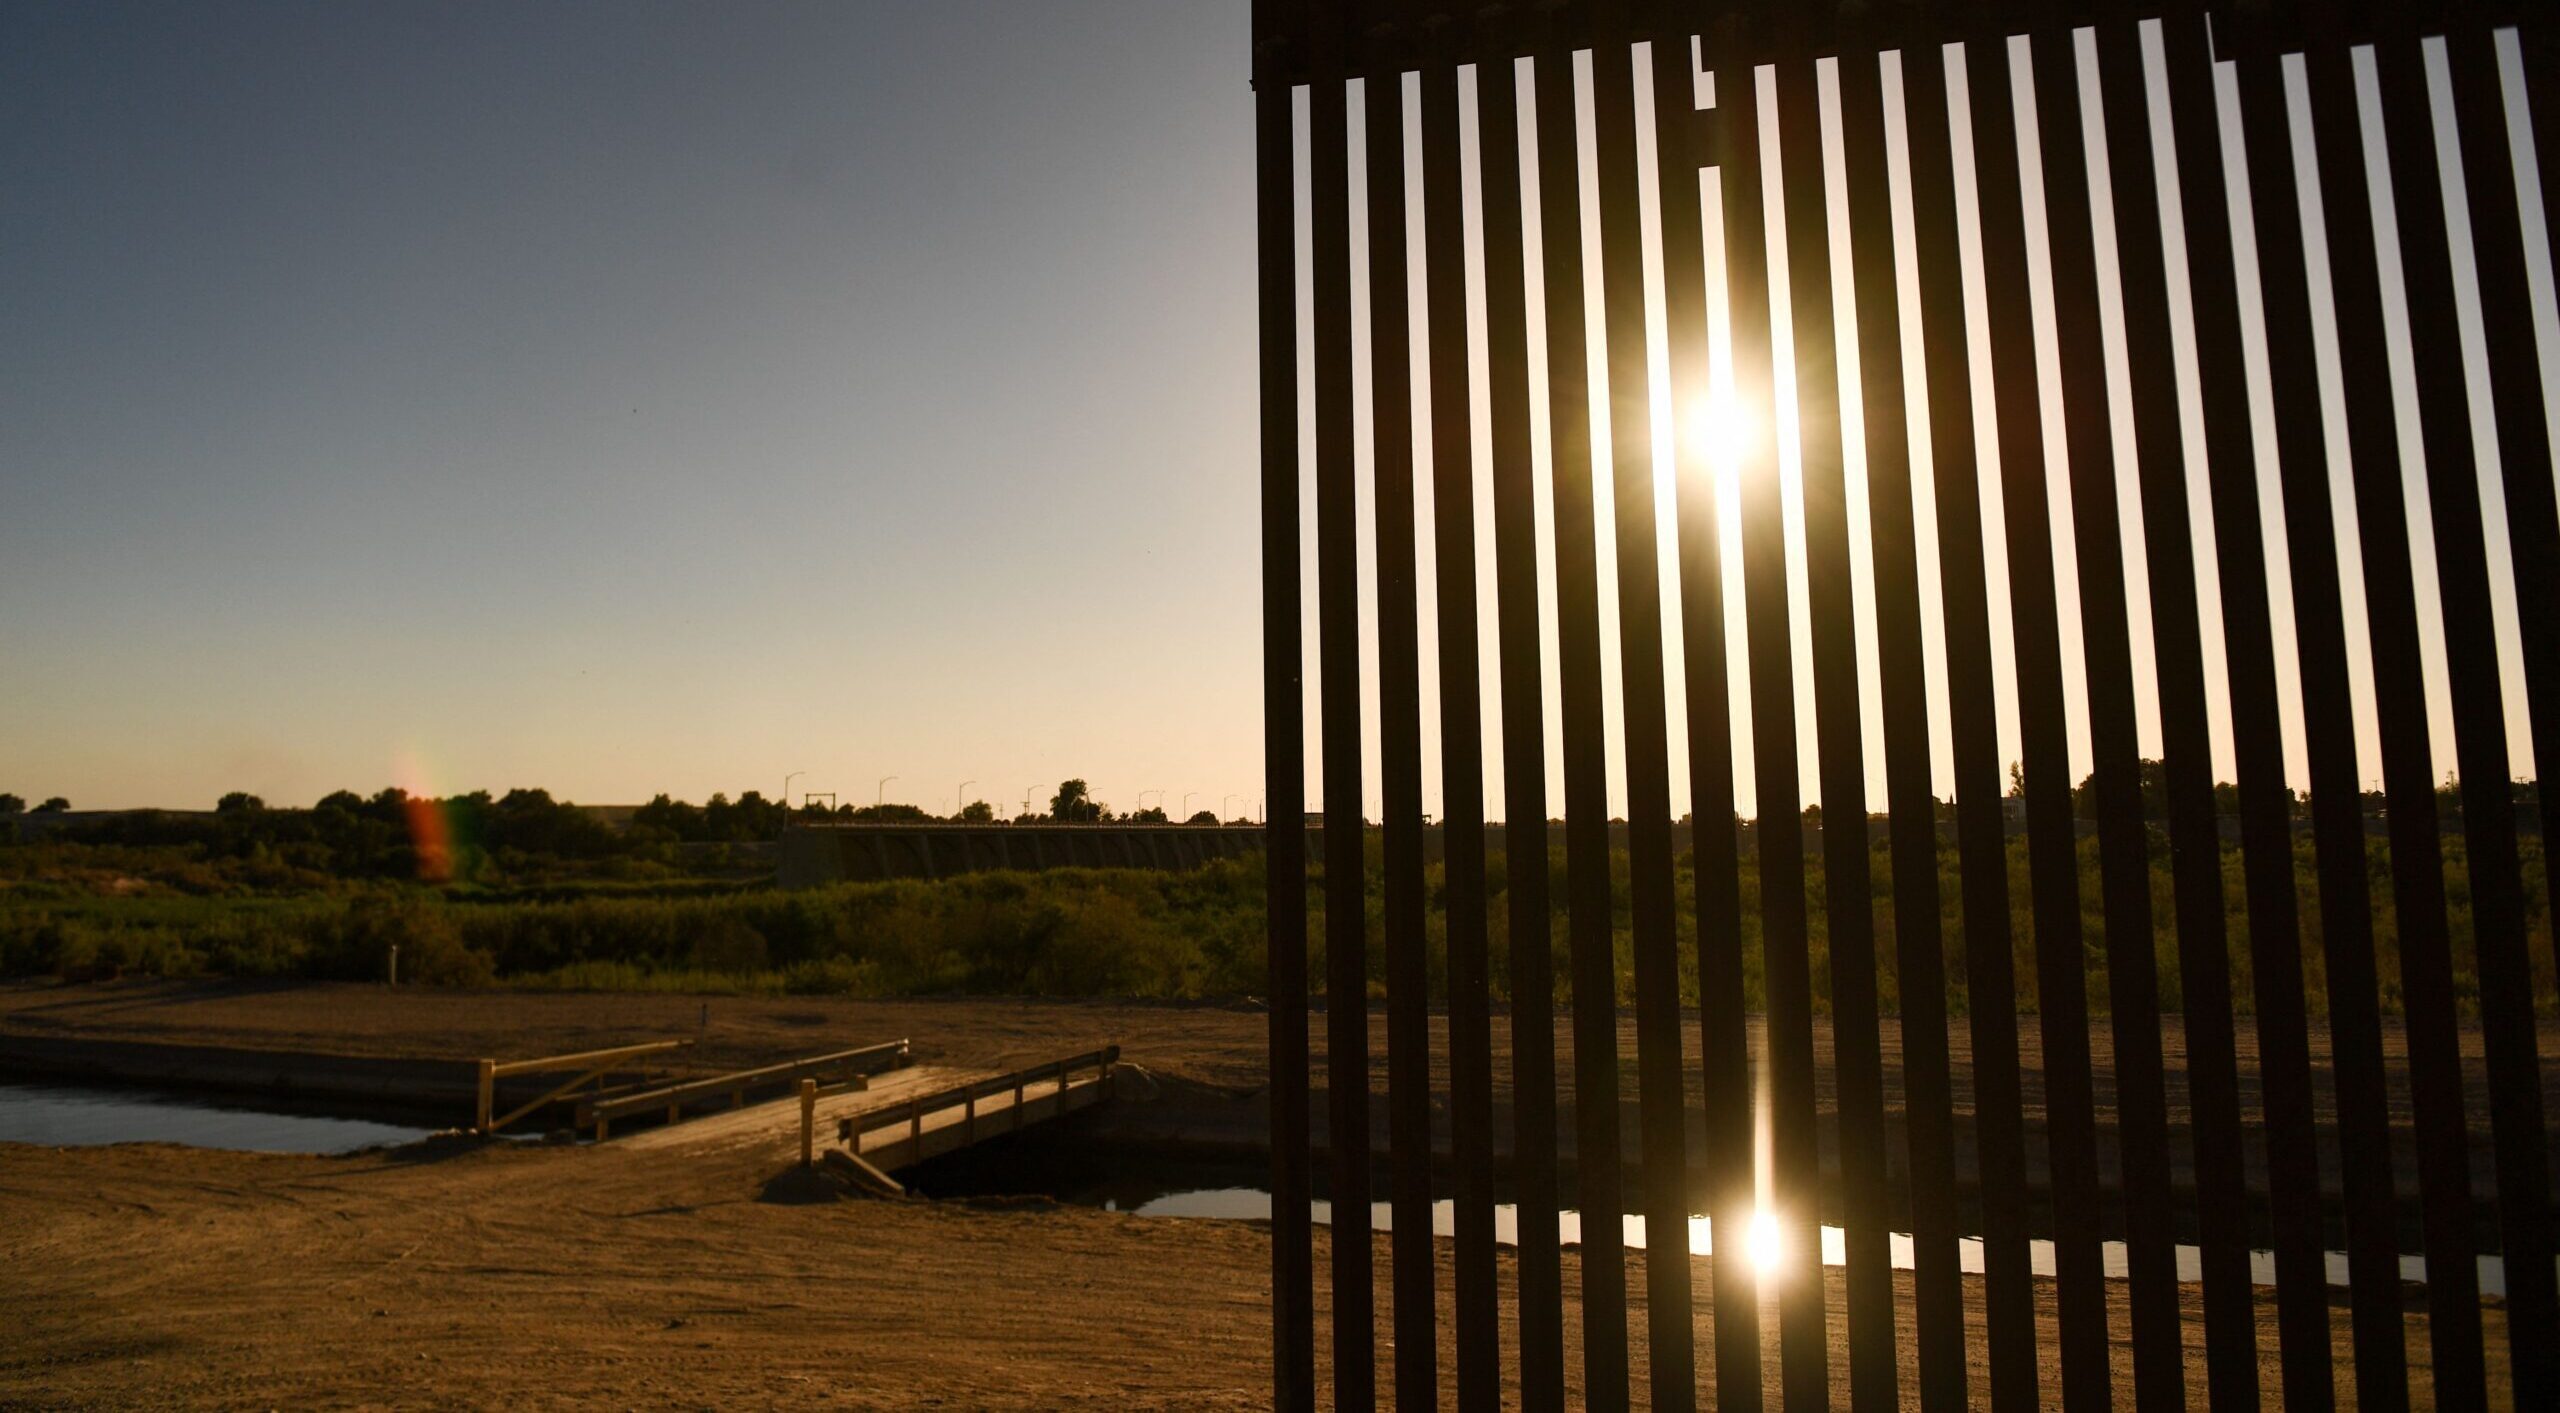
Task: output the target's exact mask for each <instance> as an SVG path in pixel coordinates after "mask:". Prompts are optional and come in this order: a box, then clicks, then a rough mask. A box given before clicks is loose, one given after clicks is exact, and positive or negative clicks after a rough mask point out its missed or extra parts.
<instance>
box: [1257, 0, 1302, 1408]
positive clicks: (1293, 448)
mask: <svg viewBox="0 0 2560 1413" xmlns="http://www.w3.org/2000/svg"><path fill="white" fill-rule="evenodd" d="M1264 3H1266V4H1269V3H1271V0H1264ZM1256 18H1257V25H1256V29H1257V31H1258V32H1260V33H1262V34H1263V35H1264V36H1265V37H1264V38H1263V40H1262V46H1261V48H1260V49H1259V50H1258V52H1257V53H1256V54H1255V59H1256V61H1257V64H1256V67H1257V69H1258V70H1259V72H1258V73H1257V74H1256V76H1255V80H1254V104H1253V113H1254V205H1255V221H1256V230H1255V246H1256V252H1255V261H1256V266H1257V279H1258V284H1259V293H1258V302H1259V314H1258V317H1259V319H1260V321H1261V346H1260V355H1261V382H1262V430H1261V439H1262V740H1263V744H1262V758H1263V772H1264V782H1263V790H1264V795H1265V799H1266V800H1267V801H1268V803H1267V805H1266V806H1265V809H1264V821H1265V822H1264V826H1263V833H1264V836H1265V838H1264V854H1263V861H1264V864H1265V867H1266V870H1267V873H1266V879H1265V896H1266V904H1265V912H1266V925H1267V931H1266V933H1265V935H1264V948H1265V952H1264V955H1265V957H1266V958H1267V962H1268V966H1269V968H1270V974H1271V979H1270V992H1271V1368H1272V1390H1271V1391H1272V1400H1271V1401H1272V1406H1274V1407H1275V1408H1282V1409H1290V1410H1302V1409H1312V1408H1313V1407H1315V1273H1314V1258H1313V1250H1312V1245H1311V1243H1312V1239H1313V1232H1312V1231H1311V1222H1310V1218H1309V1214H1310V1210H1311V1209H1310V1202H1309V1199H1310V1195H1311V1193H1310V1186H1311V1184H1310V1181H1309V1173H1308V1168H1309V1166H1310V1164H1309V1155H1308V1151H1307V1120H1308V1114H1307V854H1306V849H1307V834H1306V828H1305V825H1304V820H1305V818H1306V779H1307V768H1306V749H1307V745H1306V697H1305V683H1304V681H1303V679H1302V678H1301V676H1300V673H1301V670H1302V666H1301V654H1302V653H1303V651H1304V648H1303V645H1302V634H1303V631H1304V629H1303V625H1302V624H1301V623H1300V622H1299V601H1298V595H1299V582H1298V580H1299V573H1298V553H1299V545H1298V295H1297V286H1298V248H1297V239H1298V233H1297V172H1296V157H1295V153H1294V150H1293V149H1294V146H1295V139H1296V132H1295V128H1296V122H1295V115H1294V114H1293V113H1292V111H1291V109H1292V106H1293V95H1294V90H1293V89H1292V88H1291V86H1290V84H1289V83H1288V81H1287V80H1286V79H1285V78H1283V77H1281V76H1280V75H1279V74H1277V73H1275V72H1274V70H1275V69H1276V68H1277V65H1275V64H1273V63H1272V62H1271V61H1272V60H1273V59H1274V58H1275V57H1276V50H1277V46H1278V45H1279V43H1280V41H1278V40H1276V39H1274V38H1272V37H1270V36H1269V31H1268V29H1267V28H1266V27H1265V26H1264V25H1263V24H1261V23H1260V20H1261V19H1262V17H1261V16H1257V17H1256ZM1274 809H1276V810H1278V811H1279V813H1278V814H1277V815H1276V816H1274V815H1273V814H1272V813H1271V811H1272V810H1274ZM1275 817H1276V818H1278V819H1279V820H1281V821H1282V822H1283V825H1284V827H1281V828H1273V827H1272V826H1271V825H1270V823H1269V821H1270V820H1271V819H1272V818H1275Z"/></svg>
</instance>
